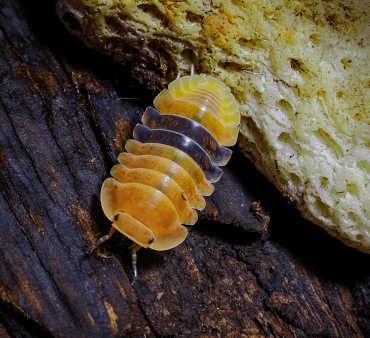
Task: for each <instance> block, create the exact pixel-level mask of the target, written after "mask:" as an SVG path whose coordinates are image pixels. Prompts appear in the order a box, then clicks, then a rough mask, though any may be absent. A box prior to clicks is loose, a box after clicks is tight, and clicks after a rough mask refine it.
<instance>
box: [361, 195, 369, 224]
mask: <svg viewBox="0 0 370 338" xmlns="http://www.w3.org/2000/svg"><path fill="white" fill-rule="evenodd" d="M362 210H363V213H364V215H365V217H366V218H367V219H370V199H369V198H368V199H366V200H365V201H364V202H363V203H362Z"/></svg>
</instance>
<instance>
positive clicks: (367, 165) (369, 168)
mask: <svg viewBox="0 0 370 338" xmlns="http://www.w3.org/2000/svg"><path fill="white" fill-rule="evenodd" d="M357 167H359V168H360V169H362V170H364V171H366V172H367V173H368V174H369V173H370V162H369V161H366V160H363V161H359V162H357Z"/></svg>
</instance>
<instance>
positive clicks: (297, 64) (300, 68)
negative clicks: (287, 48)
mask: <svg viewBox="0 0 370 338" xmlns="http://www.w3.org/2000/svg"><path fill="white" fill-rule="evenodd" d="M289 60H290V67H291V68H292V69H293V70H295V71H297V72H299V74H301V75H302V76H303V77H305V78H306V79H311V75H310V74H309V72H308V69H307V67H306V66H305V64H304V63H303V62H302V61H299V60H297V59H293V58H291V59H289Z"/></svg>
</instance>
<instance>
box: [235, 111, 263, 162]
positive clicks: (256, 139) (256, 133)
mask: <svg viewBox="0 0 370 338" xmlns="http://www.w3.org/2000/svg"><path fill="white" fill-rule="evenodd" d="M241 119H242V123H241V124H242V125H243V126H244V128H246V129H247V132H248V133H249V134H250V135H251V136H252V140H251V141H252V142H253V143H256V144H258V145H259V148H260V153H261V154H263V157H264V154H268V153H269V152H270V150H269V147H268V146H267V142H266V140H265V136H264V135H263V134H262V133H261V132H260V130H259V129H258V127H257V125H256V123H255V122H254V121H253V119H252V118H251V117H249V116H242V117H241Z"/></svg>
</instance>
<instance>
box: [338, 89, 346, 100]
mask: <svg viewBox="0 0 370 338" xmlns="http://www.w3.org/2000/svg"><path fill="white" fill-rule="evenodd" d="M337 98H338V99H343V100H347V93H346V92H344V91H342V90H341V91H339V92H337Z"/></svg>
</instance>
